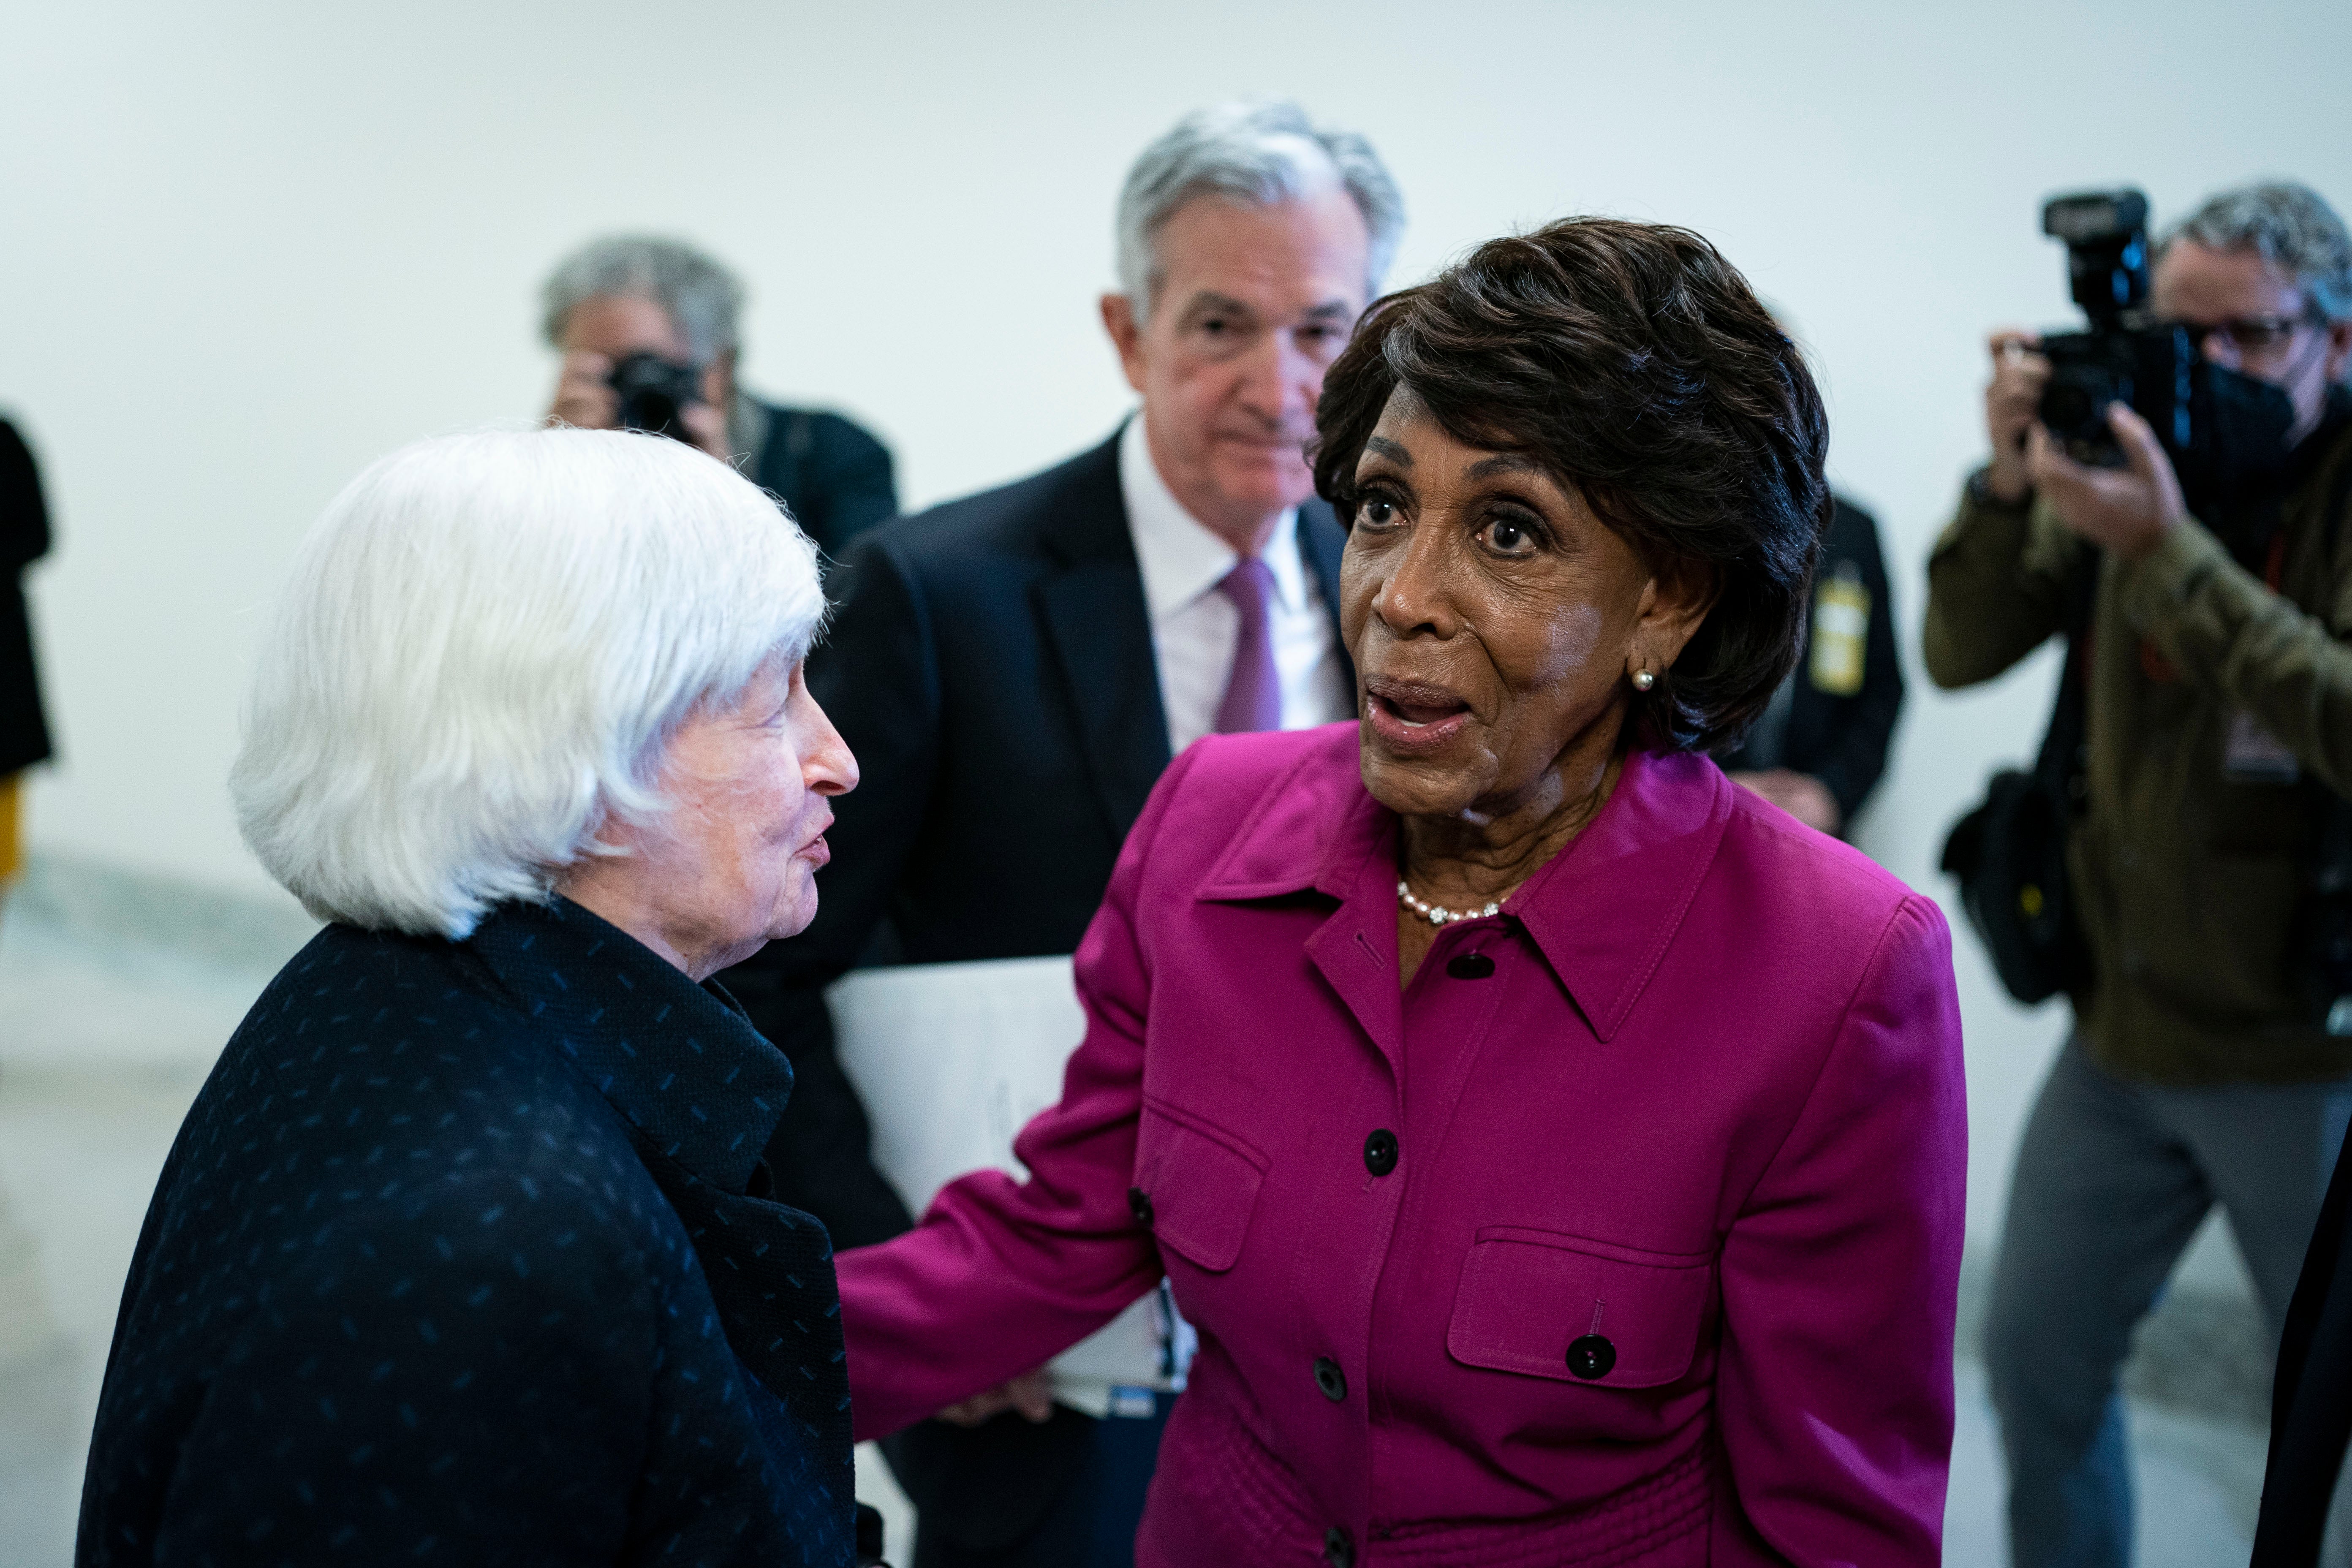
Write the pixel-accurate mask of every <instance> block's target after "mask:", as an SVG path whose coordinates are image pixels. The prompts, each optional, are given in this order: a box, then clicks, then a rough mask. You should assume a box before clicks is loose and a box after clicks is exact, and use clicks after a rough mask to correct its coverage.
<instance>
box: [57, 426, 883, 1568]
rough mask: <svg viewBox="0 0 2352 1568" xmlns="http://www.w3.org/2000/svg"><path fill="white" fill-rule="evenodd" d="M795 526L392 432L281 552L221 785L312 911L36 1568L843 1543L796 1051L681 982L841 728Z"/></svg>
mask: <svg viewBox="0 0 2352 1568" xmlns="http://www.w3.org/2000/svg"><path fill="white" fill-rule="evenodd" d="M823 618H824V595H823V593H822V590H821V589H820V587H819V585H818V580H817V571H816V555H815V551H814V548H813V547H812V546H811V544H810V543H809V542H808V541H807V540H806V539H805V538H804V537H803V536H802V535H801V534H799V533H798V532H796V531H794V530H793V526H792V524H791V523H790V522H789V521H787V520H786V519H785V518H784V517H782V515H781V514H780V513H779V512H778V511H777V510H776V507H775V503H774V502H773V500H771V499H770V498H769V497H768V496H766V495H764V494H762V493H761V491H760V490H758V489H755V488H753V487H752V486H751V484H749V483H747V482H746V481H745V480H743V479H741V478H740V477H739V476H737V475H736V474H734V473H733V472H731V471H730V470H729V469H728V468H724V467H722V466H720V465H719V464H717V463H714V462H711V461H709V459H708V458H704V457H703V456H702V455H701V454H699V453H697V452H691V451H688V449H687V448H685V447H681V446H678V445H676V444H674V443H671V442H668V441H663V440H658V439H656V438H655V437H649V436H625V435H619V434H608V433H604V432H597V431H583V430H541V431H532V432H527V433H502V434H493V435H474V436H453V437H442V438H440V439H437V440H432V441H425V442H421V443H419V444H417V445H415V446H414V447H408V448H406V449H405V450H404V451H401V452H398V453H395V454H394V455H393V456H392V457H389V458H384V459H383V461H381V462H379V463H377V464H376V465H374V466H373V468H370V469H368V470H367V472H365V473H364V474H362V475H361V476H360V478H359V479H355V480H354V481H352V484H351V485H350V486H349V487H348V488H346V489H344V491H343V493H342V494H341V496H339V497H338V498H337V499H336V500H335V501H334V502H333V503H332V504H331V506H330V507H329V508H328V510H327V512H326V514H325V515H324V516H323V517H322V518H321V519H320V521H319V522H318V523H317V524H316V525H315V526H314V527H313V528H312V529H311V531H310V533H309V535H308V536H307V537H306V538H305V540H304V541H303V543H302V546H301V548H300V550H299V552H298V554H297V557H296V560H295V563H294V566H293V569H292V572H291V574H290V580H289V585H288V587H287V589H286V591H285V593H284V594H283V595H282V596H281V600H280V604H279V607H278V612H277V615H276V616H275V618H274V622H273V625H272V626H271V628H270V630H269V631H268V634H267V636H266V637H265V640H264V642H263V645H262V647H261V650H260V654H259V657H258V658H257V662H256V668H255V672H254V679H253V684H252V688H251V691H250V695H249V699H248V701H247V708H246V723H245V735H244V740H243V743H242V745H241V747H240V748H239V751H238V754H237V759H236V765H235V767H234V768H233V769H232V771H231V774H230V790H231V794H232V795H233V797H234V799H235V802H236V811H237V821H238V826H239V827H240V829H241V830H242V832H243V834H244V837H245V839H246V842H247V845H248V846H250V847H251V848H252V849H253V851H254V853H255V855H256V856H257V858H259V859H260V861H261V863H262V865H263V866H264V868H267V869H268V871H269V873H270V874H271V875H272V876H273V877H275V878H276V879H278V881H279V882H280V883H282V884H283V885H284V886H285V887H286V888H287V889H288V890H289V891H290V892H292V893H293V894H294V895H295V896H296V897H298V898H299V899H300V900H301V901H302V904H303V907H304V908H306V909H307V910H310V913H311V914H313V915H315V916H317V917H318V918H319V919H320V920H322V921H326V922H328V923H327V925H326V929H325V930H323V931H320V933H319V935H318V936H317V937H316V938H315V939H314V940H313V941H312V942H310V944H309V945H308V946H307V947H305V948H304V949H303V950H302V951H301V952H299V953H298V954H297V955H296V956H295V957H294V958H293V959H292V960H291V961H290V962H289V963H288V964H287V965H286V967H285V968H284V970H282V971H281V972H280V973H278V977H277V979H276V980H274V981H273V982H272V983H271V984H270V985H269V987H268V990H266V991H265V992H263V994H262V995H261V997H260V999H259V1000H258V1001H257V1002H256V1003H255V1005H254V1006H253V1009H252V1011H251V1012H250V1013H248V1014H247V1016H246V1019H245V1021H244V1023H243V1024H242V1025H240V1026H238V1028H237V1030H236V1034H235V1036H234V1037H232V1038H231V1039H230V1041H229V1043H228V1046H227V1047H226V1050H225V1051H224V1052H223V1054H222V1056H221V1058H220V1061H219V1064H218V1065H217V1066H216V1067H215V1068H214V1070H213V1073H212V1075H211V1077H210V1078H209V1079H207V1081H206V1083H205V1088H204V1089H203V1091H202V1092H201V1093H200V1094H199V1095H198V1096H197V1097H196V1100H195V1103H194V1106H193V1107H192V1108H191V1109H190V1110H189V1112H188V1115H187V1120H186V1121H185V1122H184V1124H183V1126H182V1127H181V1130H180V1133H179V1136H178V1138H177V1139H176V1140H175V1141H174V1142H173V1147H172V1152H171V1155H170V1157H169V1159H168V1160H167V1161H166V1163H165V1164H164V1168H163V1175H162V1177H161V1178H160V1179H159V1181H158V1182H157V1184H156V1189H155V1196H154V1200H153V1203H152V1205H151V1206H150V1208H149V1210H148V1215H147V1221H146V1225H145V1226H144V1228H143V1229H142V1232H141V1235H140V1237H139V1245H138V1248H137V1251H136V1253H135V1254H134V1256H133V1258H132V1259H131V1270H130V1278H129V1280H128V1282H127V1284H126V1285H125V1287H124V1289H123V1295H122V1307H121V1316H120V1318H119V1319H118V1321H117V1322H116V1326H115V1333H114V1343H113V1349H112V1352H111V1353H110V1356H109V1359H108V1363H107V1372H106V1383H105V1388H104V1392H103V1394H101V1396H100V1404H99V1412H98V1421H97V1427H96V1430H95V1432H94V1434H93V1436H92V1437H91V1441H90V1448H89V1472H88V1479H87V1480H86V1483H85V1486H84V1490H83V1496H82V1514H81V1533H80V1541H79V1548H78V1551H77V1553H76V1560H77V1562H79V1563H81V1564H83V1565H84V1568H110V1565H116V1564H124V1565H128V1564H148V1563H394V1562H400V1563H413V1562H416V1561H418V1560H420V1559H428V1558H429V1559H430V1560H432V1561H435V1562H447V1563H564V1564H576V1565H579V1568H589V1565H591V1564H600V1565H601V1564H623V1563H646V1564H651V1563H711V1564H718V1563H730V1564H743V1565H746V1568H748V1565H750V1564H755V1563H756V1564H761V1565H767V1564H793V1565H796V1568H797V1565H812V1568H814V1565H824V1568H849V1564H850V1563H852V1562H853V1561H854V1553H855V1551H856V1541H855V1538H854V1535H853V1531H854V1528H855V1527H854V1525H853V1517H854V1510H855V1509H856V1501H855V1492H854V1488H853V1478H852V1473H851V1459H850V1439H849V1411H848V1394H849V1391H848V1384H847V1381H846V1379H845V1374H844V1372H843V1367H842V1352H841V1331H840V1327H839V1323H838V1321H837V1317H836V1314H837V1312H838V1310H839V1309H838V1297H837V1296H836V1294H835V1285H834V1270H833V1262H832V1248H831V1247H830V1245H829V1244H828V1242H827V1240H826V1237H825V1235H824V1228H823V1227H822V1226H819V1225H818V1224H817V1223H816V1221H814V1219H812V1218H810V1217H809V1216H808V1215H805V1214H803V1213H800V1212H798V1211H796V1210H794V1209H792V1208H790V1207H787V1206H785V1205H782V1204H781V1203H778V1202H776V1201H775V1200H774V1197H773V1194H772V1189H771V1187H770V1184H769V1183H768V1180H767V1173H766V1167H765V1165H764V1164H763V1163H762V1162H761V1156H760V1150H761V1146H762V1144H763V1143H764V1142H765V1141H766V1140H767V1138H768V1136H769V1134H770V1133H771V1132H772V1131H773V1129H774V1126H775V1121H776V1117H777V1116H778V1114H779V1113H780V1112H781V1111H782V1109H783V1107H784V1104H785V1103H786V1100H787V1097H789V1096H790V1094H791V1093H792V1089H793V1074H792V1068H791V1067H790V1065H789V1064H788V1063H787V1062H786V1061H785V1059H784V1058H783V1056H782V1053H780V1052H779V1051H778V1050H777V1049H776V1048H775V1047H773V1046H772V1045H771V1044H770V1043H769V1042H768V1041H766V1040H765V1039H762V1038H761V1037H760V1035H759V1034H758V1032H757V1031H755V1030H754V1029H753V1028H752V1027H751V1024H750V1023H749V1022H748V1021H747V1020H746V1019H745V1018H744V1017H743V1016H742V1012H741V1010H740V1008H739V1007H737V1006H736V1005H734V1003H733V1002H732V1000H731V999H730V998H729V997H728V995H727V994H726V993H725V992H723V991H722V990H720V989H719V988H718V987H717V986H715V985H712V984H709V976H710V975H711V974H712V973H714V972H716V971H717V970H719V969H721V968H723V967H725V966H726V965H728V964H730V963H734V962H736V961H738V960H740V959H741V958H742V957H744V956H745V955H746V954H748V953H750V952H755V951H756V950H757V949H758V948H759V947H760V946H761V944H762V943H764V942H768V941H770V940H771V939H773V938H777V937H782V936H786V935H789V934H791V933H792V932H793V931H798V930H800V929H801V928H802V927H803V926H804V925H806V924H807V923H808V919H809V916H810V915H811V914H812V913H813V912H814V910H815V907H816V889H815V885H814V873H815V869H816V868H817V867H819V866H821V865H823V864H824V858H825V854H826V846H825V841H824V830H825V826H826V824H827V822H828V821H829V820H830V818H831V816H832V812H831V809H830V802H831V801H832V799H833V798H834V797H835V796H837V795H840V794H841V793H842V792H844V791H845V790H847V789H850V788H852V787H853V786H854V785H855V784H856V780H857V768H856V762H855V761H854V760H853V759H852V758H851V756H850V754H849V752H847V750H846V749H845V747H844V746H843V745H842V743H841V739H840V737H839V736H838V735H837V734H836V733H835V731H834V730H833V727H832V726H831V725H830V724H829V723H828V722H827V721H826V720H825V716H824V711H823V710H821V709H819V708H818V707H817V705H816V703H815V701H814V700H813V699H812V698H811V697H810V696H809V694H808V690H807V688H806V686H805V684H804V683H803V680H802V678H801V661H802V658H803V654H804V653H805V652H806V650H807V647H808V645H809V642H810V640H811V639H812V638H813V637H814V635H815V633H816V630H817V627H818V626H819V624H820V623H821V621H822V620H823Z"/></svg>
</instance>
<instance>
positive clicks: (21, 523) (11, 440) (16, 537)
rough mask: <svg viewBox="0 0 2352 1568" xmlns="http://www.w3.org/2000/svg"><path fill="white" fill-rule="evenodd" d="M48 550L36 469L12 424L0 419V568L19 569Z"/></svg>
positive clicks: (45, 514) (45, 511) (45, 516)
mask: <svg viewBox="0 0 2352 1568" xmlns="http://www.w3.org/2000/svg"><path fill="white" fill-rule="evenodd" d="M48 552H49V509H48V505H47V502H45V501H44V500H42V499H41V476H40V470H39V469H37V468H35V467H34V465H33V454H32V452H31V451H30V450H29V449H28V448H27V447H26V445H25V439H24V437H21V436H19V435H17V434H16V426H13V425H11V424H9V423H8V422H7V421H6V420H5V419H0V568H5V569H6V570H9V571H22V570H24V569H25V568H26V567H27V566H30V565H31V564H32V563H34V562H36V561H38V560H39V559H40V558H41V557H42V556H44V555H47V553H48Z"/></svg>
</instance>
